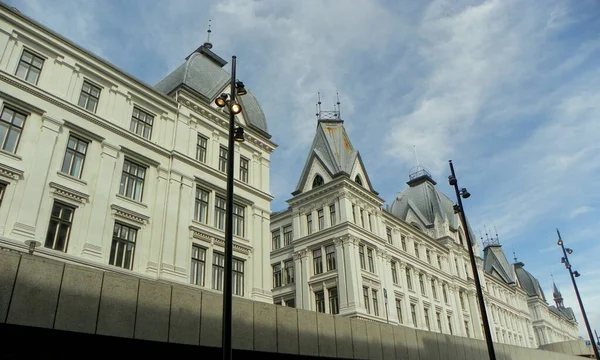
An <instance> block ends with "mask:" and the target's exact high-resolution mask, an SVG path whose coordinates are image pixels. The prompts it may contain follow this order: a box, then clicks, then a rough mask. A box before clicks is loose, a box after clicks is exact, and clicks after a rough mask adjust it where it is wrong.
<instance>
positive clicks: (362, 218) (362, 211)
mask: <svg viewBox="0 0 600 360" xmlns="http://www.w3.org/2000/svg"><path fill="white" fill-rule="evenodd" d="M360 224H361V225H362V227H363V228H364V227H365V212H364V210H363V209H360Z"/></svg>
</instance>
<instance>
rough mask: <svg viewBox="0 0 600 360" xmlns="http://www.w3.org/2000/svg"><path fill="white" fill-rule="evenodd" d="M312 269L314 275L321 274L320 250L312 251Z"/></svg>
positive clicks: (321, 257)
mask: <svg viewBox="0 0 600 360" xmlns="http://www.w3.org/2000/svg"><path fill="white" fill-rule="evenodd" d="M313 269H314V272H315V275H317V274H321V273H322V272H323V256H322V254H321V249H316V250H313Z"/></svg>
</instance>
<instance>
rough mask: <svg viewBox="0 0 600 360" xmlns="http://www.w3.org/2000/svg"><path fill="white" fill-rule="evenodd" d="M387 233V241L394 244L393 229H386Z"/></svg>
mask: <svg viewBox="0 0 600 360" xmlns="http://www.w3.org/2000/svg"><path fill="white" fill-rule="evenodd" d="M385 233H386V235H387V241H388V243H390V244H393V241H392V229H391V228H389V227H388V228H385Z"/></svg>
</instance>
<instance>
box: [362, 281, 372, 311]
mask: <svg viewBox="0 0 600 360" xmlns="http://www.w3.org/2000/svg"><path fill="white" fill-rule="evenodd" d="M363 301H364V302H365V309H366V310H367V314H370V313H371V307H370V306H369V288H368V287H363Z"/></svg>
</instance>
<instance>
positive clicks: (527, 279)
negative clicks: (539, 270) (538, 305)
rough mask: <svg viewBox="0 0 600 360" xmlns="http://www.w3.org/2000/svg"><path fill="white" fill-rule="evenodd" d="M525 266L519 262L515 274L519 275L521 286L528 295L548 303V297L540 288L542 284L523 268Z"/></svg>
mask: <svg viewBox="0 0 600 360" xmlns="http://www.w3.org/2000/svg"><path fill="white" fill-rule="evenodd" d="M523 266H524V264H523V263H522V262H518V263H516V264H515V273H516V275H517V279H518V280H519V285H520V286H521V288H522V289H523V290H525V292H526V293H527V295H529V296H537V297H539V298H541V299H542V300H544V301H546V296H544V291H543V290H542V287H541V286H540V282H539V281H538V279H536V278H535V276H533V275H531V273H530V272H529V271H527V270H525V269H524V268H523Z"/></svg>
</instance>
